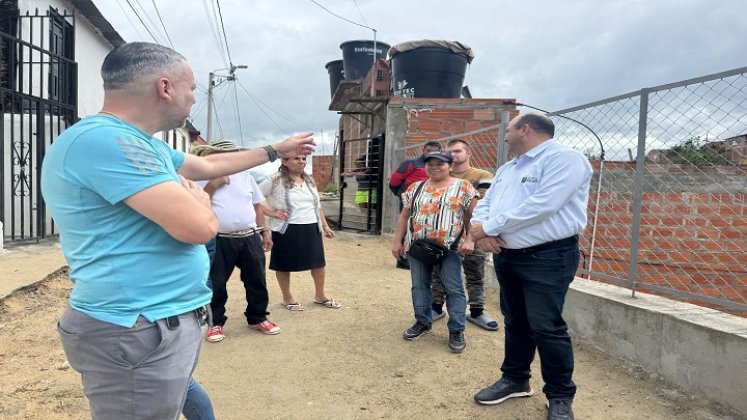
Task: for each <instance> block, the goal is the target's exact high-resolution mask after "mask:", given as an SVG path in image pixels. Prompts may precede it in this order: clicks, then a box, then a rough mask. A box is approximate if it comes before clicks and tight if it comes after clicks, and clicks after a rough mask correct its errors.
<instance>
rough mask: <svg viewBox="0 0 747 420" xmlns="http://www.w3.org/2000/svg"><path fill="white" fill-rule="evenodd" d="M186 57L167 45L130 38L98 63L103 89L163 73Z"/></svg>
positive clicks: (115, 87)
mask: <svg viewBox="0 0 747 420" xmlns="http://www.w3.org/2000/svg"><path fill="white" fill-rule="evenodd" d="M186 61H187V59H186V58H184V56H183V55H181V54H179V53H178V52H176V51H174V50H172V49H171V48H168V47H164V46H163V45H158V44H151V43H149V42H130V43H127V44H122V45H120V46H119V47H117V48H115V49H113V50H112V51H110V52H109V54H108V55H107V56H106V58H104V63H103V64H102V65H101V78H102V79H104V90H111V89H122V88H125V87H127V86H128V85H130V84H131V83H133V82H135V81H137V80H139V79H140V78H142V77H143V76H154V75H159V74H163V73H166V72H168V71H170V70H172V69H174V67H176V66H177V65H178V64H180V63H183V62H186Z"/></svg>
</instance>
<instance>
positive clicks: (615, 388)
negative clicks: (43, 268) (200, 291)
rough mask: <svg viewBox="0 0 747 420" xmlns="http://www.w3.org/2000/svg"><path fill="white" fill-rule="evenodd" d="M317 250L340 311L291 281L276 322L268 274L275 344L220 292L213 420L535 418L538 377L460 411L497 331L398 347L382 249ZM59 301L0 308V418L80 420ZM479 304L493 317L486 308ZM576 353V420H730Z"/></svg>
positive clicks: (628, 371) (402, 295)
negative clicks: (293, 304)
mask: <svg viewBox="0 0 747 420" xmlns="http://www.w3.org/2000/svg"><path fill="white" fill-rule="evenodd" d="M325 245H326V247H327V258H328V275H327V279H328V289H329V292H330V294H331V295H332V296H334V297H335V298H337V299H338V300H339V301H341V302H342V303H343V307H342V309H339V310H330V309H326V308H323V307H321V306H318V305H313V304H312V303H311V300H312V298H313V287H312V281H311V277H310V276H309V275H308V273H302V274H298V275H294V276H293V277H292V281H291V282H292V287H293V290H294V291H295V293H296V296H297V297H298V298H299V299H300V300H301V302H302V303H303V304H305V305H306V311H304V312H290V311H287V310H285V309H284V308H282V307H281V306H280V305H279V303H278V302H279V292H278V288H277V285H276V283H275V279H274V275H273V274H272V272H270V273H269V278H268V285H269V290H270V299H271V301H270V308H269V310H270V311H271V312H272V314H271V315H270V318H271V319H272V320H273V321H275V322H277V323H278V324H279V325H280V327H281V328H282V332H281V334H280V335H277V336H264V335H262V334H260V333H259V332H257V331H250V330H249V329H248V328H247V327H246V325H245V322H244V320H243V319H242V312H243V304H242V302H241V301H242V298H243V290H242V288H241V283H240V282H239V281H238V279H237V278H236V277H234V278H232V280H231V281H230V283H229V293H230V294H231V297H230V299H229V304H228V310H227V312H228V315H229V317H230V318H231V319H230V320H229V321H228V323H227V324H226V334H227V338H226V340H224V341H223V342H221V343H217V344H213V343H205V344H204V346H203V350H202V356H201V359H200V364H199V367H198V369H197V372H196V373H195V377H196V378H197V379H198V380H199V381H200V382H201V383H202V384H203V386H204V387H205V388H206V389H207V390H208V392H209V393H210V394H211V397H212V400H213V404H214V405H215V408H216V411H217V415H218V418H220V419H312V418H314V419H404V418H409V417H414V416H417V417H418V418H427V419H430V418H433V419H479V418H488V417H490V418H492V417H498V418H503V419H544V418H545V415H546V414H545V405H544V404H545V399H544V397H543V396H542V394H541V392H539V391H540V389H541V387H542V381H541V378H540V377H539V376H535V377H534V378H532V386H533V387H534V389H535V391H536V394H535V396H533V397H531V398H525V399H519V400H510V401H508V402H506V403H504V404H501V405H499V406H495V407H482V406H478V405H477V404H475V403H474V402H473V401H472V395H473V394H474V393H475V392H476V391H477V390H478V389H479V388H481V387H482V386H484V385H487V384H489V383H491V382H492V381H494V380H495V379H496V377H497V376H498V374H499V370H498V367H499V364H500V361H501V357H502V349H503V333H502V330H501V331H499V332H497V333H496V332H488V331H484V330H481V329H479V328H477V327H474V326H473V325H469V326H468V327H467V331H466V339H467V349H466V350H465V352H464V353H462V354H460V355H454V354H451V353H449V352H448V350H447V348H446V340H447V335H448V334H447V331H446V325H445V323H444V322H443V321H438V322H437V324H435V326H434V333H433V334H431V335H430V336H426V337H424V338H423V339H421V340H418V341H415V342H407V341H405V340H403V339H402V338H401V334H402V331H403V330H404V329H405V328H406V327H408V326H409V325H410V324H411V323H412V322H413V319H412V309H411V303H410V302H411V301H410V295H409V293H410V285H409V283H410V280H409V272H408V271H403V270H397V269H395V268H394V261H393V259H392V257H391V255H390V254H389V251H388V248H389V247H388V242H387V240H386V239H382V238H379V237H369V236H358V235H351V234H342V235H339V237H338V239H336V240H333V241H327V242H326V244H325ZM234 276H236V275H234ZM69 290H70V283H69V281H68V279H67V277H66V276H65V275H64V274H63V275H62V276H57V277H54V278H50V279H49V280H48V281H46V282H44V283H43V284H42V285H41V286H40V287H39V288H38V289H36V290H29V291H25V292H22V293H16V294H14V295H12V296H10V297H8V298H7V299H5V300H4V301H3V302H2V303H1V304H0V377H1V378H2V379H1V380H0V418H2V419H29V420H31V419H45V420H47V419H83V418H88V412H87V403H86V401H85V399H84V398H83V396H82V392H81V387H80V381H79V376H78V374H77V373H76V372H74V371H72V370H71V369H69V368H68V367H67V364H66V362H65V358H64V355H63V352H62V349H61V347H60V344H59V340H58V338H57V333H56V331H55V328H54V325H55V321H56V319H57V318H58V316H59V314H60V313H61V312H62V310H63V308H64V306H65V304H66V298H67V295H68V293H69ZM488 299H489V308H490V309H489V311H488V312H489V313H490V314H491V315H494V316H496V317H497V312H498V310H497V294H496V293H495V292H493V291H490V292H489V294H488ZM575 348H576V375H575V380H576V382H577V384H578V386H579V391H578V395H577V397H576V401H575V403H574V409H575V411H576V418H578V419H678V420H680V419H735V420H736V419H739V418H740V417H739V416H737V415H736V414H734V413H732V412H731V411H728V410H726V409H725V408H723V407H721V406H718V405H716V404H713V403H710V402H709V401H707V400H705V399H703V398H701V397H698V396H691V395H687V394H685V393H683V392H681V391H679V390H677V389H676V388H674V387H672V386H670V385H667V384H666V383H664V382H662V381H659V380H657V378H655V377H651V376H650V375H648V374H646V373H644V372H642V371H641V370H639V369H637V368H635V367H633V366H632V365H629V364H627V363H623V362H621V361H618V360H613V359H610V358H609V357H608V356H606V355H605V354H604V353H603V352H601V351H599V350H597V349H596V348H594V347H592V346H589V345H587V344H585V343H583V342H579V341H576V343H575ZM535 364H536V365H537V366H535V367H534V368H533V369H534V372H538V368H539V366H538V363H537V362H535Z"/></svg>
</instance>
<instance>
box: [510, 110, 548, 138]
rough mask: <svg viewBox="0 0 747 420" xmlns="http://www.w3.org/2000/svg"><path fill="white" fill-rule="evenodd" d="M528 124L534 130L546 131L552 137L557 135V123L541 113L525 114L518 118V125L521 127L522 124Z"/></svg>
mask: <svg viewBox="0 0 747 420" xmlns="http://www.w3.org/2000/svg"><path fill="white" fill-rule="evenodd" d="M524 124H527V125H528V126H529V127H531V128H532V130H534V131H536V132H538V133H545V134H547V135H549V136H550V137H551V138H552V137H555V124H553V122H552V120H551V119H550V118H549V117H547V116H545V115H540V114H523V115H520V116H519V117H518V119H517V120H516V127H519V128H521V126H522V125H524Z"/></svg>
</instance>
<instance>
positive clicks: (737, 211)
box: [718, 204, 742, 216]
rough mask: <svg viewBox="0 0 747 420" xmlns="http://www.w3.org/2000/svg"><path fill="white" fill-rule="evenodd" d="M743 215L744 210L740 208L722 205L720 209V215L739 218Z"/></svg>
mask: <svg viewBox="0 0 747 420" xmlns="http://www.w3.org/2000/svg"><path fill="white" fill-rule="evenodd" d="M741 213H742V208H741V207H740V206H734V205H731V206H727V205H724V204H722V205H721V206H720V207H719V208H718V214H720V215H722V216H739V215H741Z"/></svg>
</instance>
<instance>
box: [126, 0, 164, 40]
mask: <svg viewBox="0 0 747 420" xmlns="http://www.w3.org/2000/svg"><path fill="white" fill-rule="evenodd" d="M126 1H127V4H128V5H130V9H132V11H133V13H135V16H136V17H137V18H138V20H139V21H140V23H142V24H143V28H145V30H146V31H148V33H149V34H150V37H151V38H153V41H155V42H156V44H161V42H160V41H158V39H156V36H155V35H153V32H152V31H151V30H150V28H149V27H148V25H146V24H145V21H143V18H142V16H140V13H138V11H137V10H136V9H135V6H133V5H132V2H131V1H130V0H126Z"/></svg>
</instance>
